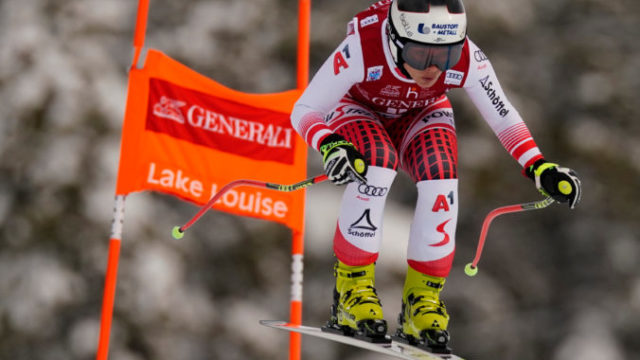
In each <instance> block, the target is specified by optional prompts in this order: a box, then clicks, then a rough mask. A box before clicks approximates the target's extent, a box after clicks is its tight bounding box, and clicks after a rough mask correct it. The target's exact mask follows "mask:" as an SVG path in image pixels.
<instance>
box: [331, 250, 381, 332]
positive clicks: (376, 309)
mask: <svg viewBox="0 0 640 360" xmlns="http://www.w3.org/2000/svg"><path fill="white" fill-rule="evenodd" d="M374 269H375V264H370V265H365V266H348V265H345V264H344V263H342V262H340V261H338V262H337V264H336V265H335V266H334V275H335V277H336V287H335V288H334V290H333V305H332V306H331V317H330V319H329V321H328V322H327V325H326V326H324V327H323V328H322V330H323V331H328V332H333V333H339V334H342V335H347V336H353V337H356V338H359V339H362V340H366V341H371V342H376V343H379V342H390V341H391V340H390V338H389V337H388V336H386V335H387V322H386V321H385V320H384V319H383V314H382V304H381V303H380V299H378V294H377V293H376V289H375V288H374V283H375V282H374V277H375V272H374Z"/></svg>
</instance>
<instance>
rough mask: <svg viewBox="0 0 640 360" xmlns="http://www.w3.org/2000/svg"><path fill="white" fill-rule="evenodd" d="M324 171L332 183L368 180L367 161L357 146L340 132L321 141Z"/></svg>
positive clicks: (341, 183)
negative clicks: (366, 176)
mask: <svg viewBox="0 0 640 360" xmlns="http://www.w3.org/2000/svg"><path fill="white" fill-rule="evenodd" d="M320 153H321V154H322V161H323V162H324V172H325V173H326V174H327V176H328V177H329V180H331V182H332V183H334V184H336V185H343V184H346V183H350V182H352V181H360V182H363V183H366V182H367V179H366V178H365V175H367V162H366V161H365V160H364V156H362V154H360V152H359V151H358V150H357V149H356V147H355V146H354V145H353V144H352V143H350V142H348V141H347V140H346V139H345V138H344V137H342V136H340V135H338V134H331V135H329V136H327V137H326V138H325V139H324V140H322V142H321V143H320Z"/></svg>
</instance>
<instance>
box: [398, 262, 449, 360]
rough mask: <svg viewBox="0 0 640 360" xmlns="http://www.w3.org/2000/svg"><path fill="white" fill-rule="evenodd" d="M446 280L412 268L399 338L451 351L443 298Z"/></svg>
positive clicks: (445, 351) (406, 281)
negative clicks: (441, 294)
mask: <svg viewBox="0 0 640 360" xmlns="http://www.w3.org/2000/svg"><path fill="white" fill-rule="evenodd" d="M444 283H445V278H441V277H435V276H429V275H425V274H422V273H419V272H418V271H416V270H414V269H412V268H411V267H409V269H408V271H407V278H406V280H405V283H404V291H403V295H402V311H401V313H400V315H399V316H398V323H399V325H400V328H399V329H398V331H397V332H396V335H395V336H394V339H395V340H399V341H402V342H404V343H408V344H410V345H414V346H418V347H421V348H424V349H426V350H428V351H430V352H433V353H444V354H447V353H451V349H449V348H448V347H447V343H448V342H449V332H448V331H447V326H448V325H449V314H447V309H446V308H445V306H444V302H442V301H441V300H440V291H442V288H443V287H444Z"/></svg>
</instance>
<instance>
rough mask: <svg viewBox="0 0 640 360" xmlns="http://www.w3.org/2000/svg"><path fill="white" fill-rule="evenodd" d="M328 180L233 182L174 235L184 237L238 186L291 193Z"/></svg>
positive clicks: (174, 232) (221, 189) (214, 196)
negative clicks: (289, 182)
mask: <svg viewBox="0 0 640 360" xmlns="http://www.w3.org/2000/svg"><path fill="white" fill-rule="evenodd" d="M327 179H328V177H327V175H325V174H321V175H317V176H314V177H312V178H309V179H306V180H303V181H300V182H298V183H295V184H290V185H282V184H275V183H270V182H265V181H259V180H249V179H240V180H235V181H232V182H230V183H228V184H226V185H225V186H223V187H222V188H220V191H218V192H217V193H215V195H213V196H212V197H211V199H209V201H208V202H207V203H206V204H205V205H204V206H202V207H201V208H200V210H198V212H197V213H196V214H195V215H194V216H193V217H192V218H191V219H190V220H189V221H187V222H186V223H185V224H184V225H182V226H175V227H174V228H173V232H172V235H173V237H174V238H176V239H179V238H181V237H182V236H183V234H184V232H185V231H186V230H187V229H188V228H190V227H191V226H192V225H193V224H195V223H196V221H198V219H200V218H201V217H202V215H204V214H205V213H206V212H207V210H209V209H211V207H212V206H213V204H215V202H216V201H218V199H220V197H222V196H223V195H224V194H225V193H226V192H227V191H229V190H231V189H232V188H234V187H237V186H254V187H260V188H265V189H272V190H278V191H282V192H291V191H296V190H300V189H303V188H306V187H308V186H311V185H313V184H317V183H320V182H323V181H325V180H327Z"/></svg>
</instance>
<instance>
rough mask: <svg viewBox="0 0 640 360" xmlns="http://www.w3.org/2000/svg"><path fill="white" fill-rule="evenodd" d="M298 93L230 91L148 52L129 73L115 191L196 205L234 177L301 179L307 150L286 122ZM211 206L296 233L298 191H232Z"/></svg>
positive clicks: (300, 208)
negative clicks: (146, 193)
mask: <svg viewBox="0 0 640 360" xmlns="http://www.w3.org/2000/svg"><path fill="white" fill-rule="evenodd" d="M299 95H300V91H299V90H291V91H286V92H282V93H275V94H247V93H242V92H238V91H235V90H232V89H229V88H227V87H224V86H223V85H220V84H219V83H217V82H215V81H213V80H211V79H209V78H207V77H205V76H203V75H201V74H198V73H197V72H195V71H193V70H191V69H190V68H188V67H186V66H184V65H182V64H180V63H178V62H177V61H175V60H173V59H171V58H169V57H168V56H166V55H165V54H163V53H161V52H159V51H157V50H149V53H148V55H147V59H146V62H145V66H144V67H143V68H142V69H132V70H131V71H130V75H129V89H128V99H127V107H126V112H125V119H124V128H123V134H122V145H121V154H120V167H119V170H118V181H117V186H116V193H117V194H118V195H126V194H128V193H131V192H135V191H143V190H153V191H159V192H163V193H167V194H171V195H174V196H178V197H180V198H183V199H185V200H189V201H191V202H193V203H196V204H199V205H202V204H205V203H206V202H207V201H208V200H209V199H210V198H211V196H213V195H214V194H215V193H216V192H217V191H218V190H219V189H220V188H221V187H223V186H224V185H226V184H227V183H229V182H231V181H234V180H238V179H254V180H260V181H267V182H273V183H279V184H291V183H295V182H298V181H301V180H303V179H304V178H305V177H306V158H307V145H306V144H305V142H304V140H303V139H302V138H300V137H299V136H298V135H297V133H296V132H295V130H294V129H293V128H292V127H291V124H290V120H289V114H290V112H291V109H292V107H293V104H294V103H295V101H296V100H297V98H298V97H299ZM214 208H215V209H218V210H222V211H226V212H230V213H234V214H238V215H244V216H251V217H256V218H261V219H266V220H270V221H276V222H279V223H282V224H285V225H287V226H288V227H290V228H291V229H292V230H294V231H302V230H303V221H304V192H303V191H298V192H291V193H283V192H278V191H275V190H269V189H263V188H260V189H257V188H253V187H246V186H245V187H238V188H234V189H232V190H230V191H228V192H227V193H226V194H224V195H223V196H222V197H221V199H220V200H219V201H218V202H217V203H216V204H215V205H214Z"/></svg>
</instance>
